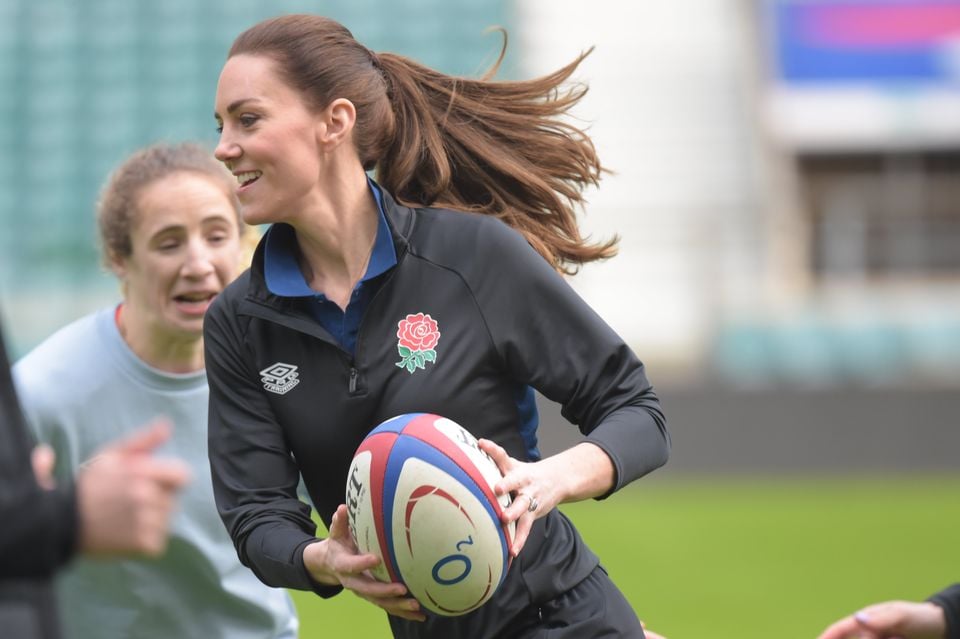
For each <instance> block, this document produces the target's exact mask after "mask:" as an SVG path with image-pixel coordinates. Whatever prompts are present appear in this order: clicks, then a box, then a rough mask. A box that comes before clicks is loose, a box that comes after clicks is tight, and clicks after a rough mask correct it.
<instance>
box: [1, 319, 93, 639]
mask: <svg viewBox="0 0 960 639" xmlns="http://www.w3.org/2000/svg"><path fill="white" fill-rule="evenodd" d="M29 432H30V431H29V430H28V429H27V424H26V422H25V421H24V418H23V413H22V412H21V410H20V402H19V400H18V399H17V395H16V391H15V390H14V385H13V378H12V376H11V374H10V362H9V360H8V359H7V351H6V347H5V346H4V343H3V336H2V334H0V635H3V636H4V637H17V638H18V639H40V638H43V639H55V638H56V637H59V636H60V632H59V622H58V619H57V609H56V602H55V601H54V595H53V585H52V583H51V579H52V578H53V575H54V573H55V572H56V570H57V569H59V568H60V567H62V566H63V565H64V564H66V563H67V562H68V561H69V560H70V558H71V557H72V556H73V553H74V550H75V547H76V541H77V533H78V530H77V528H78V526H79V523H78V519H77V510H76V508H77V506H76V493H75V492H74V487H73V486H72V485H67V486H64V487H58V488H56V489H54V490H45V489H43V488H41V487H40V486H39V485H38V484H37V480H36V478H35V477H34V475H33V468H32V465H31V463H30V449H31V446H32V441H31V438H30V435H29Z"/></svg>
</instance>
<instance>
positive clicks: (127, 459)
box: [77, 421, 190, 556]
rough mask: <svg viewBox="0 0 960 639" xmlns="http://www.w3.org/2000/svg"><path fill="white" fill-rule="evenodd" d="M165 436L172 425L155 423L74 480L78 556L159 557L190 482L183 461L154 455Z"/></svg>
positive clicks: (107, 451) (102, 455) (105, 453)
mask: <svg viewBox="0 0 960 639" xmlns="http://www.w3.org/2000/svg"><path fill="white" fill-rule="evenodd" d="M169 437H170V425H169V424H168V423H166V422H162V421H160V422H155V423H154V424H152V425H150V426H148V427H146V428H144V429H142V430H139V431H137V432H135V433H134V434H133V435H131V436H129V437H127V438H126V439H124V440H121V441H119V442H117V443H115V444H111V445H109V446H106V447H105V448H103V449H102V451H101V452H100V454H99V455H97V456H96V457H94V458H93V459H91V460H90V461H89V462H87V463H86V464H84V466H83V467H82V468H81V470H80V472H79V473H78V475H77V505H78V510H79V513H80V514H79V516H80V550H81V551H82V552H84V553H86V554H89V555H94V556H113V555H128V554H145V555H149V556H157V555H160V554H161V553H163V551H164V550H165V549H166V546H167V537H168V535H169V523H170V514H171V513H172V511H173V508H174V506H175V497H176V495H177V493H178V492H179V490H180V489H181V488H182V487H183V486H184V485H185V484H186V483H187V482H188V481H189V480H190V471H189V469H188V468H187V466H186V465H185V464H184V463H183V462H180V461H178V460H173V459H158V458H155V457H153V456H152V453H153V451H154V450H155V449H156V448H157V447H158V446H159V445H160V444H162V443H163V442H165V441H166V440H167V439H169Z"/></svg>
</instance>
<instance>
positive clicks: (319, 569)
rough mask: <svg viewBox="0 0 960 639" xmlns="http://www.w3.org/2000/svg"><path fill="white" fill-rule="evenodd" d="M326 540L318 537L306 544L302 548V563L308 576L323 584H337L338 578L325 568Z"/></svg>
mask: <svg viewBox="0 0 960 639" xmlns="http://www.w3.org/2000/svg"><path fill="white" fill-rule="evenodd" d="M327 544H328V540H326V539H319V540H317V541H315V542H313V543H310V544H307V545H306V546H305V547H304V549H303V565H304V567H305V568H306V569H307V573H308V574H309V575H310V578H311V579H313V580H314V581H315V582H317V583H318V584H320V585H323V586H339V585H340V580H339V579H338V578H337V576H336V575H335V574H333V573H332V572H330V571H329V570H327Z"/></svg>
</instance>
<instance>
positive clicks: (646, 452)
mask: <svg viewBox="0 0 960 639" xmlns="http://www.w3.org/2000/svg"><path fill="white" fill-rule="evenodd" d="M587 441H588V442H590V443H591V444H595V445H597V446H599V447H600V448H601V449H603V451H604V452H605V453H607V455H608V456H609V457H610V461H612V462H613V468H614V471H615V475H616V476H615V478H614V485H613V488H611V489H610V491H609V492H607V493H606V494H604V495H601V496H599V497H597V499H606V498H607V497H609V496H610V495H612V494H613V493H615V492H617V491H618V490H620V489H621V488H623V487H624V486H626V485H627V484H629V483H630V482H632V481H634V480H635V479H639V478H641V477H643V476H644V475H646V474H647V473H649V472H651V471H654V470H656V469H657V468H660V467H661V466H663V465H664V464H665V463H667V458H668V457H669V456H670V438H669V436H668V435H667V432H666V430H664V429H663V428H662V427H661V426H660V425H659V424H658V423H657V421H656V420H655V419H654V418H653V416H652V415H651V414H650V413H649V412H648V411H647V410H646V409H644V408H641V407H639V406H625V407H623V408H620V409H618V410H616V411H614V412H612V413H610V414H609V415H607V416H606V417H605V418H604V420H603V421H602V422H600V424H599V425H598V426H597V427H596V428H595V429H593V431H592V432H591V433H590V434H589V435H587Z"/></svg>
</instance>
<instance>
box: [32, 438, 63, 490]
mask: <svg viewBox="0 0 960 639" xmlns="http://www.w3.org/2000/svg"><path fill="white" fill-rule="evenodd" d="M56 459H57V455H56V453H54V452H53V449H52V448H50V446H48V445H47V444H39V445H37V446H36V447H35V448H34V449H33V451H32V452H31V453H30V461H31V463H32V464H33V475H34V477H36V479H37V483H38V484H40V487H41V488H43V489H45V490H53V489H54V488H56V482H54V481H53V466H54V463H55V462H56Z"/></svg>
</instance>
